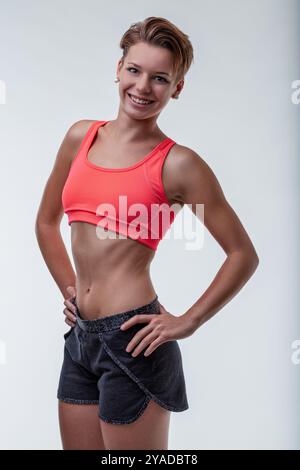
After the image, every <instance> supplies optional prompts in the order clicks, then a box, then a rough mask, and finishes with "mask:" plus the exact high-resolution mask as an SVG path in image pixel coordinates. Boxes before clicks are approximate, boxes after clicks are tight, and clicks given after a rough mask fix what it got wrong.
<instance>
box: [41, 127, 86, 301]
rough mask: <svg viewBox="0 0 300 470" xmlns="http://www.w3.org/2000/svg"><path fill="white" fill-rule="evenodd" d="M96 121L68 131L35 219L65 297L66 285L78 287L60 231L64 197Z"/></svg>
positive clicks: (54, 275)
mask: <svg viewBox="0 0 300 470" xmlns="http://www.w3.org/2000/svg"><path fill="white" fill-rule="evenodd" d="M92 122H93V121H90V120H81V121H77V122H75V123H74V124H73V125H72V126H71V127H70V128H69V130H68V131H67V133H66V135H65V137H64V139H63V141H62V143H61V145H60V147H59V150H58V153H57V156H56V159H55V163H54V166H53V169H52V171H51V173H50V176H49V178H48V180H47V183H46V186H45V188H44V192H43V195H42V199H41V202H40V206H39V209H38V212H37V216H36V220H35V234H36V237H37V241H38V244H39V247H40V250H41V253H42V256H43V258H44V260H45V263H46V265H47V267H48V269H49V271H50V273H51V275H52V277H53V279H54V281H55V282H56V284H57V286H58V288H59V290H60V291H61V293H62V295H63V297H64V299H68V298H70V294H69V293H68V291H67V290H66V288H67V287H68V286H75V281H76V274H75V272H74V270H73V267H72V264H71V261H70V258H69V255H68V252H67V250H66V247H65V244H64V242H63V239H62V236H61V233H60V223H61V219H62V217H63V215H64V210H63V206H62V200H61V196H62V190H63V187H64V184H65V181H66V179H67V177H68V174H69V171H70V167H71V163H72V161H73V159H74V157H75V156H76V154H77V152H78V150H79V147H80V144H81V142H82V140H83V138H84V136H85V134H86V132H87V131H88V129H89V127H90V125H91V123H92Z"/></svg>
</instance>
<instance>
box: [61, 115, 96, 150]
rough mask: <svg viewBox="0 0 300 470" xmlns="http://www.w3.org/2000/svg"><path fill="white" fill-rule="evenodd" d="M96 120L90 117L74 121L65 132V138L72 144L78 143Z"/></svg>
mask: <svg viewBox="0 0 300 470" xmlns="http://www.w3.org/2000/svg"><path fill="white" fill-rule="evenodd" d="M95 122H97V121H96V120H92V119H81V120H80V121H76V122H74V123H73V124H72V125H71V126H70V127H69V129H68V130H67V133H66V139H67V141H68V142H69V144H70V145H72V146H77V145H78V144H80V142H81V141H82V139H83V138H84V136H85V135H86V133H87V132H88V130H89V129H90V127H91V126H92V125H93V124H94V123H95Z"/></svg>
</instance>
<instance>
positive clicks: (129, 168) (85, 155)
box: [84, 121, 172, 172]
mask: <svg viewBox="0 0 300 470" xmlns="http://www.w3.org/2000/svg"><path fill="white" fill-rule="evenodd" d="M109 122H111V121H98V122H97V123H96V126H95V128H96V130H95V132H93V133H92V137H91V139H89V142H88V145H87V148H86V149H85V152H84V161H85V163H86V164H87V165H88V166H89V167H91V168H94V169H96V170H99V171H109V172H122V171H128V170H133V169H134V168H136V167H138V166H140V165H142V164H143V163H144V162H145V161H146V160H148V159H149V158H150V157H152V155H153V154H154V153H156V152H157V151H158V150H159V149H160V147H162V146H163V144H165V143H166V142H167V141H172V139H171V138H170V137H165V138H164V139H163V140H162V141H161V142H159V143H158V144H157V145H156V146H155V147H154V148H153V149H152V150H151V151H150V152H149V153H148V154H147V155H146V156H145V157H143V158H142V159H141V160H139V161H138V162H136V163H134V164H133V165H130V166H127V167H122V168H106V167H104V166H100V165H96V164H95V163H93V162H91V161H90V160H89V159H88V153H89V150H90V148H91V145H92V143H93V140H94V138H95V136H96V134H97V132H98V129H99V128H100V127H102V126H104V125H105V124H107V123H109ZM98 124H99V125H98Z"/></svg>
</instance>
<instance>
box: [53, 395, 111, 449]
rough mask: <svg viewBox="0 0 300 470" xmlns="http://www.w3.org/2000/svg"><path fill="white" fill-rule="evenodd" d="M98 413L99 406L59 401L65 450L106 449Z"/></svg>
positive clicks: (60, 423) (61, 433)
mask: <svg viewBox="0 0 300 470" xmlns="http://www.w3.org/2000/svg"><path fill="white" fill-rule="evenodd" d="M98 412H99V405H98V404H95V405H93V404H87V405H76V404H73V403H65V402H63V401H61V400H59V401H58V415H59V426H60V435H61V440H62V444H63V449H64V450H92V449H93V450H103V449H105V447H104V443H103V437H102V432H101V426H100V425H99V418H98Z"/></svg>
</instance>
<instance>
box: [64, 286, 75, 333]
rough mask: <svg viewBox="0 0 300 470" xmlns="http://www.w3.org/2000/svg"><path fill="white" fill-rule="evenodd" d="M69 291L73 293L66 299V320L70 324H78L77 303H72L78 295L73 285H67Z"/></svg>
mask: <svg viewBox="0 0 300 470" xmlns="http://www.w3.org/2000/svg"><path fill="white" fill-rule="evenodd" d="M67 291H68V292H69V294H70V295H71V297H70V298H69V299H65V301H64V305H65V306H66V308H64V310H63V312H64V314H65V315H66V318H65V322H66V323H67V324H68V325H70V326H75V325H76V315H75V313H76V305H74V304H73V303H72V299H74V298H75V297H76V289H75V287H73V286H69V287H67Z"/></svg>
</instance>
